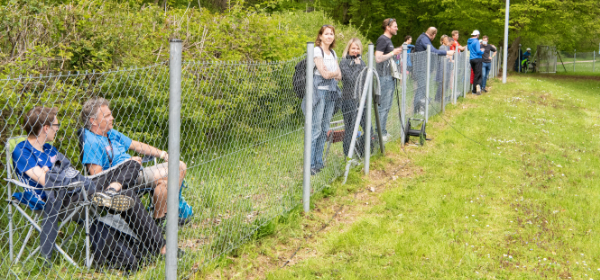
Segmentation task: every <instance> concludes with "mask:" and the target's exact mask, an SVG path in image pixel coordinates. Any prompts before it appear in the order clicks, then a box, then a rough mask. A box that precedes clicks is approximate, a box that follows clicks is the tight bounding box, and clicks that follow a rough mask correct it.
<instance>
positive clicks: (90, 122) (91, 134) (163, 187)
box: [81, 98, 187, 227]
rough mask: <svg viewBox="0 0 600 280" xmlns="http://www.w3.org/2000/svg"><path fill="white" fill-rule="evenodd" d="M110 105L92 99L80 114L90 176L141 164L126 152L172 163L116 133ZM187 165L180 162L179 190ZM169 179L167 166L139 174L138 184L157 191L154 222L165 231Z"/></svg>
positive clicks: (154, 151)
mask: <svg viewBox="0 0 600 280" xmlns="http://www.w3.org/2000/svg"><path fill="white" fill-rule="evenodd" d="M109 106H110V103H109V102H108V100H106V99H104V98H92V99H90V100H88V101H87V102H85V104H84V105H83V109H82V111H81V120H82V122H83V123H84V124H85V129H84V135H83V138H84V144H83V161H82V163H83V164H84V165H85V166H86V167H87V169H88V171H89V173H90V174H92V175H94V174H98V173H100V172H102V171H103V170H107V169H109V168H112V167H115V166H118V165H119V164H121V163H123V162H125V161H128V160H134V161H137V162H139V163H141V162H142V160H141V158H139V157H131V156H130V155H129V154H128V153H127V151H128V150H133V151H135V152H137V153H140V154H143V155H147V156H153V157H158V158H161V159H163V160H164V161H168V160H169V154H168V153H167V152H165V151H161V150H159V149H158V148H155V147H152V146H150V145H148V144H145V143H141V142H138V141H135V140H131V139H130V138H128V137H127V136H125V135H123V134H122V133H120V132H118V131H116V130H114V129H113V120H114V118H113V116H112V112H111V111H110V108H109ZM186 168H187V167H186V165H185V163H183V162H181V161H180V162H179V174H178V175H179V186H181V183H182V181H183V178H184V176H185V172H186ZM167 175H168V163H167V162H165V163H162V164H158V165H155V166H151V167H146V168H144V169H142V170H141V171H140V172H139V177H138V183H139V184H143V185H150V186H151V187H152V188H153V189H154V197H153V200H154V204H155V209H154V219H155V220H156V222H157V224H159V225H160V226H161V227H164V224H165V223H164V222H165V219H166V213H167Z"/></svg>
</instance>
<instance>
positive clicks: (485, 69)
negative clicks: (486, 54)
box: [481, 62, 492, 89]
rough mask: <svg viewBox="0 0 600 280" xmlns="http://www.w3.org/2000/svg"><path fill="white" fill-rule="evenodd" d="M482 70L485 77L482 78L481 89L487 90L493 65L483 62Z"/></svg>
mask: <svg viewBox="0 0 600 280" xmlns="http://www.w3.org/2000/svg"><path fill="white" fill-rule="evenodd" d="M481 69H482V71H483V77H482V78H481V79H482V80H481V89H485V84H486V82H487V79H488V76H489V75H490V71H491V70H492V63H491V62H483V63H482V64H481Z"/></svg>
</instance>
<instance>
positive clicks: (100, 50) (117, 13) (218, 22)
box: [0, 0, 600, 75]
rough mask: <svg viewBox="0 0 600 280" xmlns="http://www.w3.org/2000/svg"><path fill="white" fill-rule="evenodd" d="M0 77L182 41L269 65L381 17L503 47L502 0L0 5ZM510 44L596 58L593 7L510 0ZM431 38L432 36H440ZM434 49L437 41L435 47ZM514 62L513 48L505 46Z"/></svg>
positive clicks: (598, 15) (125, 57)
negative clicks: (325, 30) (476, 33)
mask: <svg viewBox="0 0 600 280" xmlns="http://www.w3.org/2000/svg"><path fill="white" fill-rule="evenodd" d="M0 4H2V6H1V7H0V22H1V24H2V28H0V67H2V70H3V71H2V72H3V73H4V74H9V73H12V75H14V74H15V73H28V74H31V73H34V74H35V73H37V72H44V71H65V70H92V69H93V70H106V69H115V68H118V67H131V66H138V67H140V66H146V65H149V64H153V63H157V62H162V61H166V60H167V59H168V39H169V38H179V39H182V40H184V56H185V57H184V59H186V60H241V61H276V60H287V59H290V58H292V57H297V56H299V55H301V54H302V53H303V52H304V49H305V43H306V42H307V41H314V39H315V38H314V37H315V35H316V32H317V30H318V28H319V27H320V26H321V25H323V24H334V25H335V26H336V27H337V28H338V40H340V41H342V42H341V43H342V44H338V47H337V48H338V49H339V50H338V52H339V53H341V50H342V48H343V44H344V43H345V42H346V41H347V40H348V39H350V37H360V38H361V39H363V42H366V41H370V42H375V41H376V39H377V37H378V36H379V35H380V34H381V33H382V30H381V26H380V24H381V22H382V20H383V19H385V18H388V17H393V18H396V19H397V22H398V25H399V32H398V36H396V37H394V38H393V42H394V44H395V45H400V44H401V43H402V40H403V38H404V36H405V35H412V36H413V38H416V37H417V36H419V35H420V34H421V33H422V32H423V31H425V30H426V29H427V27H429V26H436V27H438V29H439V32H438V34H439V35H441V34H450V33H451V31H452V30H459V31H460V32H461V39H460V43H461V44H463V45H466V40H467V39H468V37H469V34H470V32H471V31H472V30H473V29H479V30H480V31H481V32H482V34H486V35H488V36H489V37H490V42H491V43H492V44H495V45H496V46H501V45H502V41H503V32H504V31H503V28H504V12H505V11H504V7H505V1H504V0H460V1H457V0H442V1H434V0H416V1H391V0H368V1H367V0H246V1H244V0H128V1H116V0H110V1H99V0H46V1H43V0H9V1H7V0H4V1H0ZM510 18H511V20H510V36H509V37H510V38H509V43H510V45H512V46H518V44H522V45H523V46H524V47H531V48H535V46H537V45H538V44H542V45H556V46H557V48H558V49H559V50H569V51H570V50H573V49H577V51H592V50H598V45H599V43H600V36H599V34H600V2H599V1H596V0H571V1H561V0H513V1H511V11H510ZM438 38H439V36H438ZM434 44H437V42H434ZM511 50H512V53H511V54H512V55H511V57H514V55H515V54H516V48H514V47H513V48H511Z"/></svg>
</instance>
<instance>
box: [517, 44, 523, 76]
mask: <svg viewBox="0 0 600 280" xmlns="http://www.w3.org/2000/svg"><path fill="white" fill-rule="evenodd" d="M521 61H522V59H521V44H519V62H518V63H517V64H518V69H519V73H521Z"/></svg>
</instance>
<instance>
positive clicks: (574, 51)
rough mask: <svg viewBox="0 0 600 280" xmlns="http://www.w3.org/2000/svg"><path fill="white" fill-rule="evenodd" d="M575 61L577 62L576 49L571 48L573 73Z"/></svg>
mask: <svg viewBox="0 0 600 280" xmlns="http://www.w3.org/2000/svg"><path fill="white" fill-rule="evenodd" d="M575 63H577V49H575V50H573V73H575Z"/></svg>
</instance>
